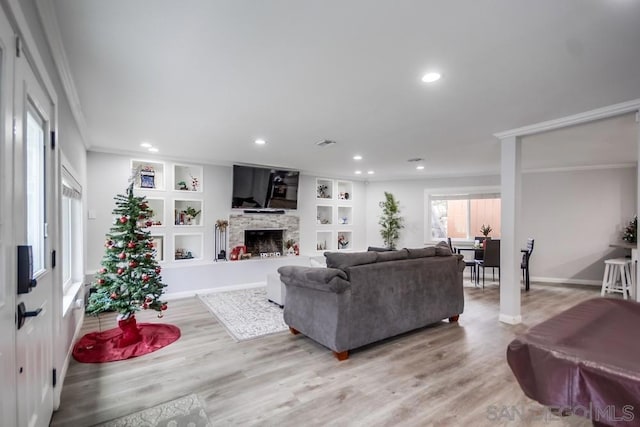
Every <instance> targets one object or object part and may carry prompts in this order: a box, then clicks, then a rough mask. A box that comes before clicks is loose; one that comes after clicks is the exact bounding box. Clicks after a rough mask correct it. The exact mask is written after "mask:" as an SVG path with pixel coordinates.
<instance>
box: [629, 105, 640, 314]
mask: <svg viewBox="0 0 640 427" xmlns="http://www.w3.org/2000/svg"><path fill="white" fill-rule="evenodd" d="M636 138H637V141H638V159H637V160H638V163H637V165H636V182H637V183H636V204H637V207H636V214H638V213H640V111H636ZM637 234H638V232H637V230H636V236H637ZM637 245H638V243H637V241H636V249H635V250H632V251H631V261H632V262H633V263H634V265H633V267H635V268H632V270H633V271H634V273H635V284H634V286H635V289H634V291H635V296H636V301H638V302H640V268H637V257H638V246H637Z"/></svg>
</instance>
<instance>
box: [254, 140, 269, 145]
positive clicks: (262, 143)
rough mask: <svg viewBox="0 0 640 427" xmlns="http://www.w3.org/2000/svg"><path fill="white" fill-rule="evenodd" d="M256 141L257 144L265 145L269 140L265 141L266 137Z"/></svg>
mask: <svg viewBox="0 0 640 427" xmlns="http://www.w3.org/2000/svg"><path fill="white" fill-rule="evenodd" d="M255 143H256V145H264V144H266V143H267V141H265V140H264V139H256V140H255Z"/></svg>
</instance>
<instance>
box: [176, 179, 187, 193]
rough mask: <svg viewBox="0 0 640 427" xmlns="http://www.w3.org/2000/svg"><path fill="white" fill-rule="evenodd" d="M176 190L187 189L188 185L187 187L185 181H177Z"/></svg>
mask: <svg viewBox="0 0 640 427" xmlns="http://www.w3.org/2000/svg"><path fill="white" fill-rule="evenodd" d="M178 190H181V191H189V187H187V183H186V182H185V181H179V182H178Z"/></svg>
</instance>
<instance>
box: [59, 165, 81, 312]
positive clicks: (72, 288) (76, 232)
mask: <svg viewBox="0 0 640 427" xmlns="http://www.w3.org/2000/svg"><path fill="white" fill-rule="evenodd" d="M60 169H61V172H60V174H61V179H60V183H61V184H60V185H61V191H60V193H61V207H60V218H61V225H62V227H61V228H60V239H61V249H62V250H61V262H62V264H63V265H62V266H61V267H62V270H63V272H64V265H65V264H66V263H67V262H69V264H68V267H69V269H70V270H69V271H70V277H63V278H62V292H63V314H66V313H67V311H68V310H69V309H70V308H71V305H72V303H73V300H74V299H75V297H76V295H77V293H78V290H79V289H80V288H81V287H82V282H83V279H84V273H83V270H84V238H83V233H84V221H83V217H84V216H83V212H84V209H83V206H84V205H83V200H82V197H83V196H82V186H81V185H80V183H79V182H78V180H77V179H76V178H75V176H77V175H76V173H75V172H74V171H73V169H72V168H71V167H70V166H69V165H68V163H67V162H66V161H65V160H64V159H63V162H62V167H61V168H60ZM65 187H66V188H65ZM68 202H69V205H70V212H69V213H70V214H71V219H70V223H69V224H70V226H71V227H72V234H71V236H66V235H65V231H66V228H65V226H64V221H67V220H68V218H65V217H64V215H63V207H62V205H64V204H66V203H68ZM67 238H69V239H70V241H69V242H68V243H69V249H70V253H66V252H65V250H64V249H65V242H64V240H65V239H67Z"/></svg>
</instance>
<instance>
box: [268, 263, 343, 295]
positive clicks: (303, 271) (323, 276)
mask: <svg viewBox="0 0 640 427" xmlns="http://www.w3.org/2000/svg"><path fill="white" fill-rule="evenodd" d="M278 273H280V280H282V283H284V284H285V286H297V287H300V288H307V289H315V290H318V291H322V292H333V293H338V294H340V293H343V292H344V291H345V290H347V289H348V288H349V287H350V283H349V282H348V281H347V274H346V273H345V272H344V271H342V270H340V269H337V268H312V267H301V266H294V265H287V266H284V267H280V268H279V269H278Z"/></svg>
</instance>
